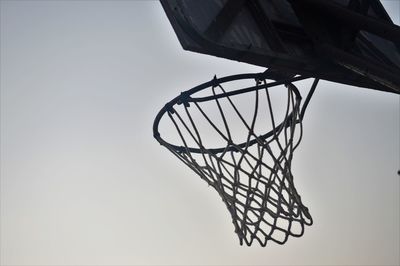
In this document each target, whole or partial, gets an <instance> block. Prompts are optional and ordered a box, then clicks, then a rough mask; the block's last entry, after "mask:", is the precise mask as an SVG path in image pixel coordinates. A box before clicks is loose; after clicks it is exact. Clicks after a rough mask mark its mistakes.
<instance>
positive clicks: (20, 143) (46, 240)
mask: <svg viewBox="0 0 400 266" xmlns="http://www.w3.org/2000/svg"><path fill="white" fill-rule="evenodd" d="M383 3H384V4H385V6H386V8H387V10H388V12H389V13H390V15H391V16H392V18H393V20H394V21H396V23H397V24H399V16H400V2H399V1H397V0H387V1H383ZM0 5H1V6H0V7H1V11H0V12H1V13H0V15H1V17H0V23H1V27H0V33H1V34H0V38H1V40H0V45H1V50H0V52H1V53H0V59H1V60H0V67H1V72H0V74H1V83H0V88H1V172H0V173H1V179H0V181H1V183H0V184H1V197H0V199H1V205H0V207H1V212H0V222H1V227H0V229H1V232H0V233H1V234H0V263H1V264H2V265H38V264H40V265H106V264H107V265H116V264H119V265H134V264H169V265H171V264H196V265H199V264H213V265H215V264H225V265H227V264H229V265H231V264H232V265H233V264H242V265H243V264H246V265H249V264H258V265H268V264H274V265H278V264H282V265H294V264H299V265H304V264H314V265H322V264H330V265H336V264H346V265H350V264H358V265H360V264H363V265H364V264H373V265H389V264H392V265H393V264H399V263H400V258H399V249H400V244H399V242H400V240H399V238H400V232H399V224H400V219H399V209H400V206H399V205H400V204H399V186H400V185H399V176H398V175H397V174H396V172H397V170H398V169H399V167H400V166H399V160H400V158H399V157H400V156H399V147H400V143H399V135H400V132H399V130H400V129H399V128H400V125H399V124H400V122H399V120H400V117H399V116H400V115H399V96H396V95H394V94H389V93H382V92H375V91H372V90H366V89H360V88H354V87H350V86H344V85H339V84H334V83H330V82H325V81H322V82H321V84H320V86H319V88H318V89H317V91H316V93H315V96H314V97H313V99H312V101H311V103H310V106H309V109H308V112H307V113H306V118H305V121H304V134H305V135H304V139H303V141H302V143H301V145H300V147H299V149H298V150H297V151H296V153H295V158H294V165H293V171H294V175H295V178H296V186H297V189H298V191H299V192H300V193H301V195H302V199H303V200H304V202H305V204H306V205H307V206H308V207H309V208H310V211H311V214H312V215H313V218H314V221H315V224H314V225H313V226H311V227H308V228H306V232H305V234H304V236H303V237H302V238H290V239H289V241H288V242H287V243H286V244H285V245H284V246H279V245H274V244H272V243H271V245H268V247H266V248H261V247H259V246H257V245H254V246H252V247H250V248H249V247H244V246H243V247H242V246H239V243H238V239H237V236H236V235H235V234H234V232H233V229H234V228H233V225H232V223H231V218H230V215H229V213H228V211H227V210H226V209H225V206H224V204H223V203H222V201H221V200H220V198H219V196H218V195H217V193H215V192H214V191H213V190H212V189H211V188H209V187H208V186H207V185H206V183H205V182H204V181H202V180H200V178H199V177H198V176H196V174H195V173H193V172H191V170H190V169H188V168H187V167H185V166H184V165H183V164H182V163H180V162H179V161H178V160H177V159H176V158H175V157H174V156H173V155H172V154H170V153H169V152H168V151H167V150H166V149H165V148H163V147H161V146H159V145H158V143H157V142H156V141H155V140H154V139H153V137H152V123H153V119H154V117H155V115H156V114H157V112H158V111H159V109H160V108H161V107H162V106H163V105H164V104H165V103H166V102H167V101H168V100H170V99H171V98H173V97H175V96H176V95H177V94H179V93H180V92H181V91H183V90H186V89H189V88H191V87H193V86H195V85H197V84H200V83H202V82H204V81H207V80H209V79H210V78H212V77H213V75H214V74H217V75H218V76H224V75H231V74H237V73H243V72H260V71H263V69H262V68H259V67H255V66H251V65H248V64H243V63H238V62H233V61H229V60H225V59H220V58H215V57H211V56H206V55H200V54H195V53H190V52H186V51H183V50H182V48H181V47H180V44H179V42H178V40H177V38H176V36H175V34H174V32H173V30H172V27H171V26H170V24H169V22H168V20H167V18H166V16H165V14H164V12H163V10H162V8H161V5H160V4H159V2H158V1H1V2H0Z"/></svg>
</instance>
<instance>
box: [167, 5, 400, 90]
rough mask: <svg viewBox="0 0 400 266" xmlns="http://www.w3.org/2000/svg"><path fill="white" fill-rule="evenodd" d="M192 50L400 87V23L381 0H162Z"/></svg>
mask: <svg viewBox="0 0 400 266" xmlns="http://www.w3.org/2000/svg"><path fill="white" fill-rule="evenodd" d="M160 1H161V4H162V6H163V8H164V10H165V13H166V14H167V16H168V19H169V21H170V22H171V24H172V26H173V28H174V30H175V33H176V35H177V37H178V39H179V41H180V43H181V45H182V46H183V48H184V49H185V50H189V51H193V52H199V53H203V54H209V55H213V56H218V57H223V58H227V59H231V60H237V61H240V62H246V63H249V64H254V65H258V66H263V67H267V68H269V71H271V74H274V73H275V74H276V75H277V76H278V77H282V75H284V76H287V77H291V76H294V75H296V74H298V75H302V76H306V77H316V78H320V79H325V80H329V81H333V82H338V83H343V84H349V85H354V86H358V87H365V88H370V89H375V90H381V91H387V92H394V93H400V27H398V26H396V25H395V24H393V22H392V21H391V19H390V17H389V16H388V14H387V13H386V11H385V9H384V8H383V6H382V4H381V3H380V2H379V1H378V0H331V1H327V0H302V1H289V0H263V1H261V0H202V1H197V0H160Z"/></svg>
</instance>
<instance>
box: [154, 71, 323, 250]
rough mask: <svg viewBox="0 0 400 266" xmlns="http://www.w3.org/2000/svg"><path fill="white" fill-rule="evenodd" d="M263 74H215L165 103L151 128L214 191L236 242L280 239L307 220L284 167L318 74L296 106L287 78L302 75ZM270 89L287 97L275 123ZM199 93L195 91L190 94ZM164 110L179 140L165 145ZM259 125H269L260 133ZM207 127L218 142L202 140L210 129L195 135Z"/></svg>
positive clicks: (297, 96) (300, 231)
mask: <svg viewBox="0 0 400 266" xmlns="http://www.w3.org/2000/svg"><path fill="white" fill-rule="evenodd" d="M267 78H268V75H267V74H266V73H262V74H242V75H235V76H229V77H224V78H221V79H217V78H216V77H214V79H213V80H211V81H209V82H206V83H204V84H201V85H199V86H197V87H195V88H193V89H191V90H188V91H186V92H183V93H181V95H180V96H178V97H176V98H175V99H173V100H172V101H170V102H169V103H167V104H166V105H165V106H164V108H162V110H161V111H160V112H159V113H158V115H157V117H156V119H155V121H154V127H153V132H154V137H155V138H156V139H157V141H158V142H159V143H160V144H161V145H163V146H165V147H166V148H167V149H168V150H170V151H171V152H172V153H173V154H174V155H175V156H177V157H178V158H179V159H180V160H181V161H182V162H183V163H184V164H186V165H187V166H189V167H190V168H191V169H192V170H193V171H194V172H196V173H197V174H198V175H199V176H200V177H201V178H202V179H203V180H205V181H206V182H207V183H208V184H209V185H210V186H212V187H213V188H214V189H215V190H216V191H217V192H218V193H219V195H220V196H221V198H222V200H223V202H224V203H225V205H226V207H227V208H228V210H229V212H230V214H231V216H232V222H233V224H234V227H235V232H236V233H237V235H238V237H239V241H240V244H241V245H242V244H243V243H246V244H247V245H249V246H250V245H251V244H252V243H253V241H254V240H257V241H258V242H259V243H260V245H261V246H265V245H266V244H267V242H268V241H269V240H272V241H274V242H276V243H278V244H283V243H285V242H286V241H287V239H288V237H289V236H294V237H300V236H302V235H303V233H304V227H305V225H311V224H312V218H311V215H310V213H309V211H308V208H307V207H306V206H304V205H303V203H302V200H301V197H300V195H299V194H298V193H297V191H296V188H295V186H294V181H293V175H292V171H291V166H292V158H293V152H294V150H295V149H296V148H297V147H298V145H299V143H300V140H301V138H302V118H303V115H304V111H305V108H306V106H307V103H308V101H309V99H310V97H311V95H312V93H313V92H314V90H315V87H316V85H317V80H315V81H314V84H313V85H312V87H311V90H310V93H309V95H308V97H307V99H306V103H305V104H304V105H303V108H302V109H301V107H300V105H301V96H300V93H299V91H298V89H297V88H296V86H295V85H293V83H292V82H295V81H298V80H302V79H305V78H304V77H294V78H291V79H287V80H280V81H272V82H269V80H267ZM235 82H240V84H241V85H243V84H244V83H245V82H248V83H250V84H251V86H246V85H244V86H245V87H241V88H235V89H233V90H228V88H227V87H229V86H231V85H232V84H233V83H235ZM272 88H274V89H276V90H279V92H280V93H283V91H284V93H285V94H286V96H287V97H285V98H286V100H285V101H286V103H285V108H284V110H283V113H284V114H283V120H282V121H281V122H280V123H276V122H275V119H276V114H275V111H274V110H273V109H274V107H273V105H272V99H271V97H272V96H271V92H270V90H272ZM199 93H202V96H201V97H200V96H197V95H198V94H199ZM244 95H247V96H249V95H252V96H251V97H253V100H254V101H253V102H252V103H250V102H248V101H246V104H247V109H251V110H252V111H253V112H252V114H251V116H249V117H247V118H246V117H245V115H244V114H243V113H242V111H241V110H240V108H239V107H238V105H237V104H236V103H235V101H237V100H238V99H237V98H240V97H244ZM262 99H264V100H262ZM246 100H247V99H246ZM202 104H207V110H208V111H209V110H210V109H212V108H211V107H210V106H211V105H213V106H214V110H216V111H215V112H213V113H212V114H210V112H208V113H207V112H206V111H205V108H204V107H202ZM251 104H253V106H250V105H251ZM262 105H264V107H265V108H261V106H262ZM228 109H229V110H230V111H231V112H229V111H228ZM194 113H197V114H198V116H195V114H194ZM164 115H167V116H168V118H169V122H170V124H169V126H171V127H172V128H174V131H175V133H177V136H178V137H177V138H176V139H177V140H179V141H180V142H181V143H180V144H171V143H170V142H168V141H166V140H165V139H164V138H162V137H161V135H160V133H159V124H160V120H161V118H162V117H164ZM261 118H263V119H262V120H263V121H261V120H260V119H261ZM217 120H219V121H220V123H219V124H218V121H217ZM267 120H269V121H267ZM265 124H269V125H270V126H271V130H269V131H267V132H260V128H265V127H264V125H265ZM259 125H262V126H259ZM207 126H208V127H209V129H212V131H213V132H214V133H215V134H214V135H213V136H216V139H218V138H219V144H221V143H222V146H219V147H212V146H209V145H208V143H207V140H206V139H207V138H208V137H209V136H211V133H206V134H205V135H202V133H204V132H205V130H203V128H205V127H207ZM238 126H241V127H242V128H243V129H244V131H245V134H242V136H241V137H242V139H239V136H238V134H236V133H238V132H239V131H240V130H238V129H237V128H238ZM234 127H235V128H234ZM169 130H170V131H171V128H169Z"/></svg>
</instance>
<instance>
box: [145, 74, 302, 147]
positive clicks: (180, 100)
mask: <svg viewBox="0 0 400 266" xmlns="http://www.w3.org/2000/svg"><path fill="white" fill-rule="evenodd" d="M307 78H308V77H303V76H298V77H293V78H290V79H283V80H278V81H275V82H271V83H269V84H265V85H258V86H252V87H247V88H243V89H238V90H235V91H232V92H229V93H223V94H219V95H216V96H217V97H227V96H231V95H237V94H241V93H246V92H251V91H255V90H260V89H268V88H271V87H275V86H279V85H285V86H288V87H290V89H291V90H292V91H293V92H294V93H295V95H296V105H297V104H298V105H300V102H301V99H302V98H301V95H300V92H299V90H298V89H297V87H296V86H295V85H293V84H292V82H294V81H299V80H304V79H307ZM244 79H254V80H264V79H272V78H271V77H270V76H269V74H268V73H265V72H264V73H247V74H239V75H232V76H226V77H222V78H216V77H214V79H212V80H210V81H208V82H205V83H203V84H200V85H198V86H196V87H193V88H191V89H190V90H187V91H184V92H182V93H181V94H180V95H178V96H177V97H175V98H173V99H172V100H171V101H169V102H168V103H166V104H165V105H164V107H163V108H161V110H160V111H159V112H158V114H157V116H156V118H155V120H154V123H153V136H154V138H155V139H156V140H157V141H158V142H159V143H160V144H161V145H163V146H166V147H168V148H170V149H173V150H175V151H176V152H183V151H189V152H191V153H203V150H201V149H199V148H192V147H187V148H186V147H183V146H177V145H174V144H171V143H169V142H167V141H166V140H164V139H163V138H162V137H161V135H160V132H159V131H158V126H159V123H160V121H161V118H162V117H163V116H164V114H166V113H167V112H168V111H171V110H173V106H174V105H181V104H185V103H189V102H202V101H207V100H211V99H209V98H208V97H202V98H191V97H190V96H191V95H193V94H194V93H197V92H199V91H201V90H203V89H206V88H209V87H212V86H218V85H220V84H223V83H226V82H230V81H236V80H244ZM298 107H300V106H298ZM288 117H292V113H290V114H289V116H288ZM283 123H284V121H283V122H282V123H280V124H279V125H278V126H277V127H276V128H277V129H279V128H280V127H282V126H283ZM287 126H288V125H287ZM273 134H274V130H271V131H269V132H267V133H266V134H264V135H262V136H259V138H260V139H266V138H268V137H270V136H272V135H273ZM255 142H256V140H252V141H250V143H246V142H243V143H241V144H238V145H237V146H238V147H244V146H245V145H248V144H250V145H253V144H254V143H255ZM226 150H227V149H226V148H215V149H208V151H209V152H212V153H215V154H216V153H220V152H223V151H226ZM231 150H235V148H234V147H232V148H231Z"/></svg>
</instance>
